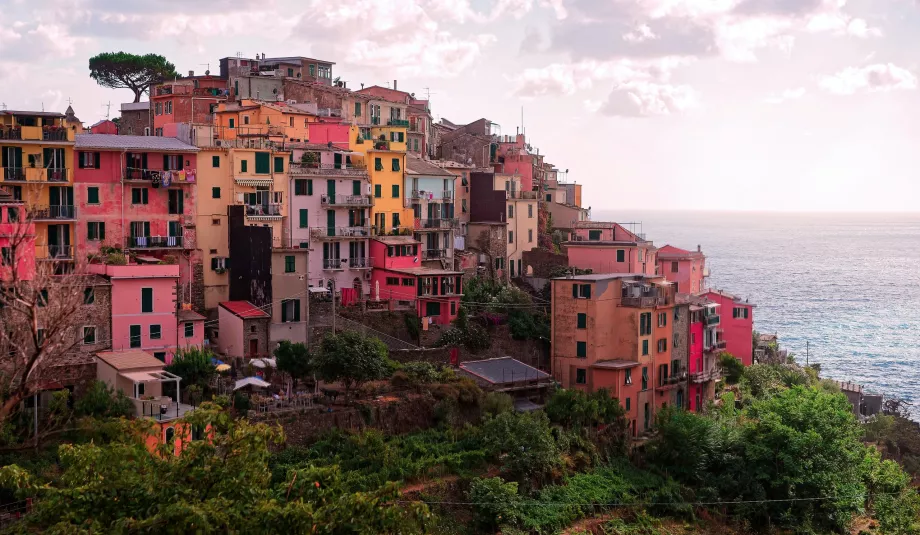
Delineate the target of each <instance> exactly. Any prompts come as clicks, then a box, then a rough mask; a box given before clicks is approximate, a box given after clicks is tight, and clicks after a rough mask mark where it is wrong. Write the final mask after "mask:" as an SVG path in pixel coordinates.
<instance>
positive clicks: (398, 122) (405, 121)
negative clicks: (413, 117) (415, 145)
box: [387, 119, 409, 126]
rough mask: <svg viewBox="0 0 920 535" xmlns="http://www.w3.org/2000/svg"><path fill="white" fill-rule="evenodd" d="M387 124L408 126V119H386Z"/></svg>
mask: <svg viewBox="0 0 920 535" xmlns="http://www.w3.org/2000/svg"><path fill="white" fill-rule="evenodd" d="M387 126H409V120H408V119H387Z"/></svg>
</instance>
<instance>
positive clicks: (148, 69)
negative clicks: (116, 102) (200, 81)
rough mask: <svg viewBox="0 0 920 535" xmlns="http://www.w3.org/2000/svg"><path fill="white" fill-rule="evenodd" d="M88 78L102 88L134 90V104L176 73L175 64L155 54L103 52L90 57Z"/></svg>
mask: <svg viewBox="0 0 920 535" xmlns="http://www.w3.org/2000/svg"><path fill="white" fill-rule="evenodd" d="M89 76H90V78H92V79H93V80H95V81H96V83H97V84H99V85H101V86H102V87H110V88H112V89H130V90H131V91H134V102H140V100H141V95H143V94H144V93H145V92H147V91H149V89H150V87H151V86H153V85H156V84H158V83H160V82H162V81H164V80H167V79H169V78H175V77H178V76H179V74H178V73H177V72H176V66H175V65H173V64H172V63H170V62H168V61H166V58H165V57H163V56H160V55H158V54H145V55H143V56H140V55H137V54H129V53H127V52H103V53H101V54H98V55H96V56H93V57H91V58H89Z"/></svg>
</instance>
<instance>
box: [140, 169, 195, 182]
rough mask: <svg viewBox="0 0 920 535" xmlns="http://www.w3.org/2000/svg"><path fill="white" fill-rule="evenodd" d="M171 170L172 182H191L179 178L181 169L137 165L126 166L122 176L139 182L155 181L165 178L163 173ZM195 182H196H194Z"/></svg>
mask: <svg viewBox="0 0 920 535" xmlns="http://www.w3.org/2000/svg"><path fill="white" fill-rule="evenodd" d="M166 172H170V173H173V175H172V182H170V184H187V183H190V182H188V181H187V180H179V175H178V173H179V171H177V170H175V169H173V170H170V171H161V170H159V169H141V168H137V167H126V168H125V169H124V170H123V174H122V176H123V177H124V180H136V181H138V182H154V181H156V180H161V179H162V178H163V173H166ZM192 183H194V182H192Z"/></svg>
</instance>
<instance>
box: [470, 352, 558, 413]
mask: <svg viewBox="0 0 920 535" xmlns="http://www.w3.org/2000/svg"><path fill="white" fill-rule="evenodd" d="M459 373H460V375H463V376H466V377H469V378H471V379H473V380H474V381H476V384H478V385H479V386H480V387H481V388H482V389H483V390H486V391H489V392H503V393H505V394H508V395H510V396H511V397H512V398H513V399H514V402H515V407H520V408H521V410H532V409H533V408H536V407H538V406H542V404H543V403H544V401H545V400H546V390H547V388H549V387H550V386H551V385H552V384H553V380H552V377H551V376H550V374H548V373H546V372H544V371H541V370H538V369H537V368H534V367H533V366H528V365H527V364H524V363H523V362H521V361H519V360H517V359H514V358H511V357H500V358H494V359H486V360H474V361H469V362H464V363H462V364H460V369H459ZM524 407H526V409H524Z"/></svg>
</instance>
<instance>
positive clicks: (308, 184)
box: [307, 178, 313, 196]
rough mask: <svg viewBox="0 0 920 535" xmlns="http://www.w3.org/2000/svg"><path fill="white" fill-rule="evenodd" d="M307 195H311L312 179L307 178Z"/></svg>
mask: <svg viewBox="0 0 920 535" xmlns="http://www.w3.org/2000/svg"><path fill="white" fill-rule="evenodd" d="M307 195H308V196H309V195H313V179H312V178H308V179H307Z"/></svg>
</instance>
